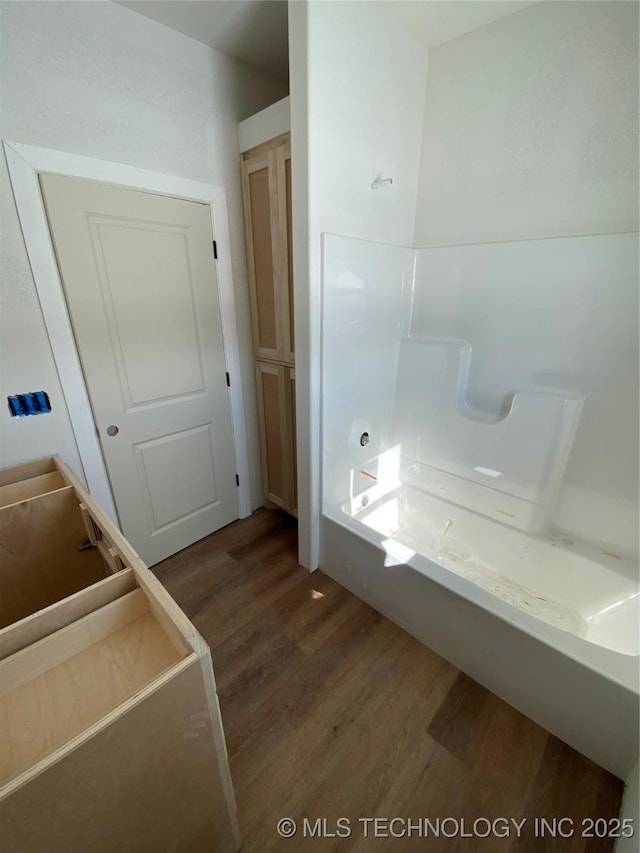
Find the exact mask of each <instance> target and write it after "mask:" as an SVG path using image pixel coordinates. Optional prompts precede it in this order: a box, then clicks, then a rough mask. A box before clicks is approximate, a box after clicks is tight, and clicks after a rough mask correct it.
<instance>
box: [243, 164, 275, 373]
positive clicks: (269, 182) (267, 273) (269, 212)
mask: <svg viewBox="0 0 640 853" xmlns="http://www.w3.org/2000/svg"><path fill="white" fill-rule="evenodd" d="M242 190H243V195H244V209H245V236H246V244H247V271H248V274H249V295H250V300H251V326H252V330H253V349H254V354H255V356H256V358H265V359H270V360H274V361H282V358H283V355H284V344H283V332H284V330H283V323H282V311H281V309H280V305H281V302H282V292H281V290H282V289H281V283H280V280H281V277H282V273H283V268H284V258H283V251H282V241H281V239H280V214H279V210H278V205H277V196H278V177H277V163H276V151H275V150H269V151H265V152H263V153H259V154H257V155H255V156H254V157H251V158H249V159H247V160H244V162H243V164H242Z"/></svg>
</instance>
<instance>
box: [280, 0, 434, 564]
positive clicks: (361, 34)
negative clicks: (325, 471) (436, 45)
mask: <svg viewBox="0 0 640 853" xmlns="http://www.w3.org/2000/svg"><path fill="white" fill-rule="evenodd" d="M393 6H394V3H393V2H382V3H360V2H351V1H350V0H342V2H310V3H306V2H294V3H291V4H290V7H289V44H290V51H291V54H290V68H291V71H290V77H291V128H292V169H293V193H294V198H293V204H294V226H293V227H294V244H295V247H294V268H295V312H296V318H295V319H296V380H297V383H296V384H297V414H298V431H297V434H298V496H299V498H298V500H299V533H300V560H301V562H302V563H303V565H305V566H308V567H310V568H315V566H317V564H318V549H319V542H318V532H319V519H320V479H319V477H320V453H319V440H320V435H319V433H320V341H321V334H320V332H321V319H320V318H321V233H322V232H332V233H336V234H341V235H345V236H350V237H360V238H362V239H366V240H378V241H380V242H383V243H396V244H406V245H408V244H410V243H411V239H412V234H413V226H414V216H415V203H416V188H417V176H418V164H419V155H420V140H421V132H422V109H423V104H424V97H425V84H426V71H427V63H426V50H425V49H424V48H423V47H422V45H421V43H420V41H419V39H418V38H417V37H416V36H415V35H414V33H413V32H412V31H411V30H410V29H409V28H408V27H406V25H405V24H404V23H403V22H402V21H401V20H399V19H398V16H396V15H394V12H393ZM377 176H381V177H392V178H393V185H392V186H390V187H385V188H383V189H379V190H375V191H373V190H372V189H371V182H372V181H373V180H374V178H376V177H377Z"/></svg>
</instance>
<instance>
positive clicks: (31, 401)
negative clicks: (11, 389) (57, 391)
mask: <svg viewBox="0 0 640 853" xmlns="http://www.w3.org/2000/svg"><path fill="white" fill-rule="evenodd" d="M7 399H8V401H9V411H10V412H11V417H12V418H24V417H26V416H27V415H46V414H47V413H48V412H50V411H51V403H50V402H49V395H48V394H47V392H46V391H29V392H28V393H27V394H13V395H12V396H10V397H7Z"/></svg>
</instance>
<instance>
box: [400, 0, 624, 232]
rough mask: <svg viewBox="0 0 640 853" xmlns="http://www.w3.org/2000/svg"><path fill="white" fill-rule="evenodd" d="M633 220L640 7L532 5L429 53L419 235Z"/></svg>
mask: <svg viewBox="0 0 640 853" xmlns="http://www.w3.org/2000/svg"><path fill="white" fill-rule="evenodd" d="M637 228H638V4H637V3H629V2H615V1H614V2H589V3H585V2H583V3H579V2H545V3H537V4H535V5H534V6H531V7H529V8H527V9H525V10H523V11H521V12H517V13H516V14H514V15H511V16H509V17H507V18H503V19H502V20H500V21H497V22H495V23H493V24H489V25H487V26H485V27H481V28H480V29H478V30H475V31H474V32H471V33H468V34H467V35H464V36H461V37H460V38H457V39H454V40H452V41H450V42H446V43H445V44H442V45H440V46H439V47H435V48H432V49H431V50H430V51H429V80H428V85H427V96H426V109H425V115H424V136H423V144H422V164H421V172H420V184H419V192H418V204H417V213H416V226H415V235H414V236H415V241H414V245H416V246H427V245H431V246H435V245H443V244H446V243H467V242H482V241H491V240H517V239H521V238H525V239H526V238H529V237H545V236H559V235H563V236H565V235H570V234H598V233H602V232H612V231H626V230H636V229H637Z"/></svg>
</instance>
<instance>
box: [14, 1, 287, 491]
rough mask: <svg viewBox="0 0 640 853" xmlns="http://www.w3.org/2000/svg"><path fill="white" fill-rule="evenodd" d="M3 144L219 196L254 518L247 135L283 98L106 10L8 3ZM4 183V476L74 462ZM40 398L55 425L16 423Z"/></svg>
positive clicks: (167, 33)
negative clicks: (243, 181) (242, 169)
mask: <svg viewBox="0 0 640 853" xmlns="http://www.w3.org/2000/svg"><path fill="white" fill-rule="evenodd" d="M0 8H1V14H2V45H1V47H2V107H1V114H0V116H1V134H2V138H3V139H9V140H11V141H13V142H21V143H26V144H30V145H38V146H43V147H47V148H55V149H59V150H61V151H67V152H71V153H76V154H84V155H87V156H91V157H97V158H101V159H104V160H111V161H114V162H117V163H125V164H128V165H133V166H140V167H143V168H146V169H151V170H154V171H158V172H163V173H166V174H170V175H176V176H180V177H187V178H192V179H194V180H199V181H204V182H208V183H212V184H217V185H220V186H224V187H225V188H226V190H227V201H228V206H229V225H230V234H231V241H232V252H233V256H232V267H233V275H234V287H235V295H236V312H237V319H238V327H239V337H240V349H241V359H242V368H243V382H244V387H245V393H246V405H245V408H246V416H247V424H248V433H249V452H250V470H251V472H252V498H253V505H254V506H259V505H260V504H262V502H263V498H262V485H261V475H260V458H259V445H258V432H257V413H256V404H255V394H254V378H253V366H252V347H251V333H250V320H249V305H248V289H247V280H246V260H245V254H244V238H243V228H242V202H241V193H240V175H239V167H238V130H237V123H238V121H240V120H242V119H244V118H246V117H247V116H249V115H251V114H253V113H255V112H257V111H258V110H260V109H262V108H263V107H265V106H266V105H268V104H270V103H272V102H273V101H275V100H278V99H279V98H281V97H282V96H283V95H284V94H286V87H285V86H284V85H283V84H282V83H280V82H279V81H275V80H273V79H270V78H268V77H265V76H264V75H262V74H260V73H258V72H255V71H253V70H252V69H250V68H249V67H248V66H246V65H243V64H242V63H239V62H237V61H236V60H233V59H230V58H228V57H226V56H224V55H223V54H221V53H219V52H217V51H214V50H211V49H210V48H208V47H206V46H204V45H202V44H200V43H198V42H196V41H193V40H192V39H189V38H187V37H186V36H183V35H181V34H179V33H176V32H174V31H172V30H170V29H168V28H166V27H164V26H162V25H160V24H157V23H155V22H154V21H150V20H149V19H147V18H144V17H143V16H141V15H138V14H136V13H134V12H132V11H130V10H128V9H125V8H123V7H122V6H119V5H117V4H114V3H109V2H91V3H75V2H69V3H67V2H56V3H48V2H43V3H41V2H30V3H2V4H1V7H0ZM0 168H1V169H2V173H1V174H0V178H1V180H2V197H1V205H2V207H1V215H2V266H1V273H2V318H1V324H2V325H1V332H2V365H1V371H2V372H1V374H0V411H1V414H0V430H1V442H0V464H2V465H9V464H14V463H17V462H20V461H23V460H25V459H29V458H32V457H35V456H41V455H46V454H49V453H54V452H59V453H60V454H61V455H62V457H63V458H64V459H65V460H66V461H68V462H69V463H70V464H71V465H72V466H73V467H75V468H76V470H78V471H81V468H80V461H79V458H78V453H77V448H76V445H75V440H74V437H73V433H72V431H71V425H70V420H69V416H68V413H67V411H66V409H65V404H64V398H63V397H62V392H61V388H60V384H59V381H58V377H57V374H56V369H55V365H54V362H53V357H52V354H51V349H50V346H49V342H48V339H47V336H46V330H45V327H44V322H43V319H42V314H41V311H40V307H39V304H38V300H37V295H36V291H35V287H34V284H33V279H32V276H31V272H30V269H29V264H28V260H27V256H26V252H25V248H24V243H23V240H22V235H21V232H20V226H19V222H18V219H17V214H16V210H15V205H14V202H13V197H12V195H11V189H10V186H9V183H8V176H7V171H6V165H5V163H4V160H3V162H2V165H1V167H0ZM40 389H44V390H46V391H48V392H49V394H50V397H51V403H52V409H53V411H52V414H51V415H44V416H40V417H35V418H21V419H11V418H10V417H9V413H8V409H7V406H6V404H5V403H4V402H2V401H3V400H5V399H6V396H7V395H8V394H13V393H17V392H20V391H31V390H40Z"/></svg>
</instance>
